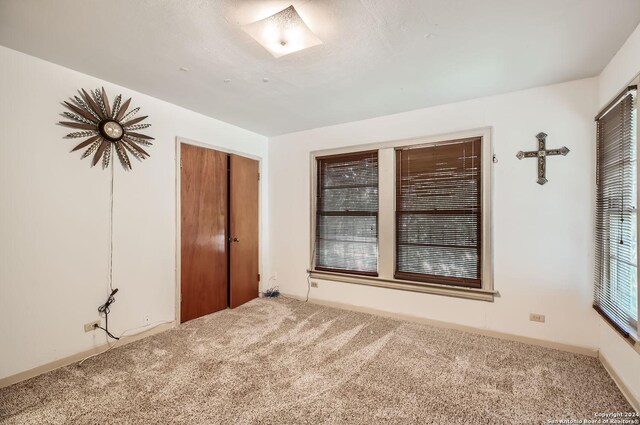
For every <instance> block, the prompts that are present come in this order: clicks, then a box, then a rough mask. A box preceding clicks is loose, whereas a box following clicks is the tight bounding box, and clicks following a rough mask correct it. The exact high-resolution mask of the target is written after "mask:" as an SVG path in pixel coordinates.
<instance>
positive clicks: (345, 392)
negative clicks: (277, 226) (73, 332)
mask: <svg viewBox="0 0 640 425" xmlns="http://www.w3.org/2000/svg"><path fill="white" fill-rule="evenodd" d="M621 411H632V408H631V407H630V406H629V405H628V404H627V402H626V401H625V399H624V398H623V396H622V395H621V394H620V392H619V391H618V390H617V388H616V386H615V384H614V383H613V381H612V380H611V379H610V377H609V376H608V375H607V373H606V372H605V370H604V369H603V368H602V366H601V365H600V364H599V362H598V360H597V359H594V358H590V357H585V356H580V355H576V354H569V353H565V352H561V351H556V350H550V349H546V348H541V347H537V346H531V345H526V344H522V343H516V342H509V341H503V340H499V339H493V338H488V337H484V336H478V335H472V334H468V333H464V332H460V331H453V330H445V329H440V328H435V327H430V326H425V325H420V324H414V323H407V322H401V321H395V320H390V319H387V318H382V317H377V316H372V315H367V314H362V313H353V312H347V311H343V310H337V309H332V308H327V307H323V306H318V305H314V304H305V303H302V302H299V301H294V300H288V299H283V298H280V299H259V300H254V301H252V302H250V303H248V304H246V305H244V306H242V307H240V308H237V309H235V310H226V311H223V312H220V313H215V314H213V315H210V316H207V317H204V318H201V319H197V320H194V321H191V322H189V323H187V324H185V325H183V326H181V327H180V328H178V329H175V330H170V331H167V332H164V333H162V334H159V335H156V336H153V337H150V338H146V339H144V340H141V341H138V342H135V343H132V344H129V345H126V346H123V347H121V348H117V349H114V350H112V351H111V352H109V353H107V354H105V355H103V356H100V357H97V358H95V359H92V360H90V361H88V362H86V363H85V364H84V365H83V366H81V367H78V366H77V365H72V366H68V367H65V368H62V369H58V370H56V371H53V372H51V373H48V374H45V375H42V376H39V377H37V378H33V379H31V380H28V381H25V382H22V383H19V384H16V385H13V386H11V387H8V388H4V389H0V423H2V424H97V423H109V424H165V423H180V424H338V423H340V424H342V423H353V424H374V423H398V424H427V423H429V424H430V423H433V424H516V423H527V424H536V423H537V424H542V423H547V420H548V419H582V418H589V419H594V416H593V415H594V413H595V412H621Z"/></svg>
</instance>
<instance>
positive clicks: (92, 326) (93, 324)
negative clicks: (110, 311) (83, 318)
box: [84, 320, 100, 332]
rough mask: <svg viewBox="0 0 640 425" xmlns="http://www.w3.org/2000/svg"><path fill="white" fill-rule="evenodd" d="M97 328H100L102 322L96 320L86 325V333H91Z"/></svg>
mask: <svg viewBox="0 0 640 425" xmlns="http://www.w3.org/2000/svg"><path fill="white" fill-rule="evenodd" d="M96 326H100V320H94V321H93V322H89V323H85V324H84V331H85V332H91V331H93V330H96V329H97V328H96Z"/></svg>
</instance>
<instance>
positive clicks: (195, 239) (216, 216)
mask: <svg viewBox="0 0 640 425" xmlns="http://www.w3.org/2000/svg"><path fill="white" fill-rule="evenodd" d="M180 152H181V173H180V176H181V192H180V193H181V207H180V211H181V220H182V221H181V223H182V225H181V233H182V235H181V245H182V252H181V266H180V270H181V272H180V274H181V280H180V288H181V291H180V293H181V294H180V295H181V299H180V301H181V304H180V320H181V322H186V321H187V320H191V319H195V318H196V317H200V316H204V315H206V314H209V313H213V312H214V311H218V310H222V309H225V308H227V297H228V295H227V287H228V280H227V279H228V274H227V154H226V153H223V152H218V151H215V150H213V149H206V148H201V147H197V146H192V145H186V144H182V145H181V146H180Z"/></svg>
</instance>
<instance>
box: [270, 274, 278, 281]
mask: <svg viewBox="0 0 640 425" xmlns="http://www.w3.org/2000/svg"><path fill="white" fill-rule="evenodd" d="M271 279H273V280H278V272H273V273H271Z"/></svg>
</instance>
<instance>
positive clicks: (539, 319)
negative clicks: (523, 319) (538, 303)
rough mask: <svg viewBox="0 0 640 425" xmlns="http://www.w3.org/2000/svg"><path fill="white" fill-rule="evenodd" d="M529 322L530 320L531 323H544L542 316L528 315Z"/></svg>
mask: <svg viewBox="0 0 640 425" xmlns="http://www.w3.org/2000/svg"><path fill="white" fill-rule="evenodd" d="M529 320H531V321H532V322H540V323H544V314H536V313H530V314H529Z"/></svg>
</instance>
